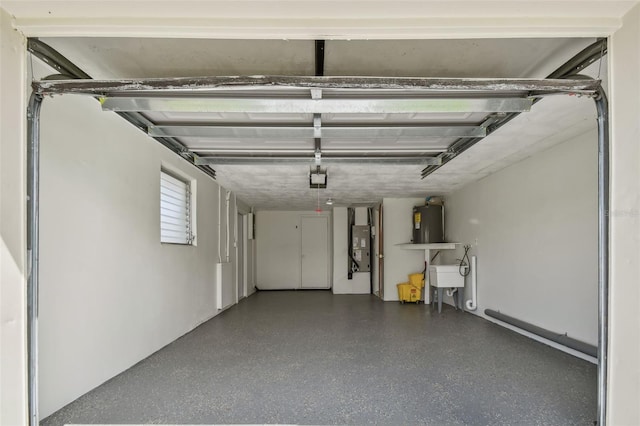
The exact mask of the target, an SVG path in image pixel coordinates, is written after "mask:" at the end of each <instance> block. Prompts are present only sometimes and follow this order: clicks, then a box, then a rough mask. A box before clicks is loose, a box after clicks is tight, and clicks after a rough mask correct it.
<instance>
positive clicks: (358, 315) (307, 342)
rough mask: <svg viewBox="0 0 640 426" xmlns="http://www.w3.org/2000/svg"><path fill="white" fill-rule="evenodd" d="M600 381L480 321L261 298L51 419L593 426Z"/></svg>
mask: <svg viewBox="0 0 640 426" xmlns="http://www.w3.org/2000/svg"><path fill="white" fill-rule="evenodd" d="M596 383H597V381H596V367H595V366H594V365H593V364H590V363H588V362H586V361H582V360H580V359H577V358H575V357H573V356H570V355H567V354H565V353H563V352H560V351H558V350H555V349H553V348H551V347H548V346H545V345H543V344H540V343H537V342H535V341H532V340H530V339H528V338H526V337H523V336H521V335H519V334H516V333H514V332H511V331H509V330H507V329H504V328H502V327H500V326H497V325H495V324H492V323H490V322H488V321H485V320H483V319H481V318H478V317H476V316H474V315H471V314H469V313H462V312H460V311H455V310H453V308H451V307H449V306H446V307H443V311H442V314H438V313H437V312H435V311H433V310H432V309H431V308H430V307H425V306H424V305H410V304H408V305H400V304H399V303H394V302H387V303H383V302H381V301H379V300H378V299H377V298H375V297H373V296H353V295H345V296H334V295H332V294H331V293H330V292H320V291H299V292H282V291H277V292H259V293H257V294H255V295H254V296H251V297H249V298H248V299H245V300H243V301H242V302H241V303H240V304H239V305H237V306H235V307H233V308H231V309H229V310H228V311H226V312H224V313H222V314H221V315H218V316H217V317H215V318H213V319H212V320H211V321H208V322H207V323H205V324H203V325H202V326H200V327H198V328H197V329H196V330H194V331H193V332H191V333H189V334H187V335H185V336H183V337H182V338H180V339H178V340H176V341H175V342H173V343H171V344H170V345H168V346H167V347H165V348H164V349H162V350H160V351H158V352H156V353H155V354H153V355H151V356H150V357H148V358H147V359H145V360H143V361H141V362H140V363H138V364H137V365H135V366H134V367H132V368H131V369H129V370H127V371H125V372H124V373H122V374H120V375H118V376H116V377H114V378H113V379H112V380H110V381H108V382H107V383H105V384H103V385H101V386H99V387H98V388H96V389H94V390H93V391H91V392H89V393H88V394H86V395H84V396H82V397H81V398H79V399H78V400H76V401H75V402H73V403H71V404H69V405H68V406H66V407H64V408H63V409H61V410H60V411H58V412H56V413H54V414H53V415H51V416H49V417H48V418H46V419H44V421H43V422H42V424H43V425H48V426H49V425H62V424H65V423H85V424H90V423H138V424H140V423H171V424H174V423H177V424H181V423H182V424H185V423H191V424H198V423H199V424H202V423H205V424H206V423H210V424H213V423H228V424H233V423H253V424H255V423H289V424H364V423H377V424H432V425H461V424H468V425H496V424H505V425H514V424H518V425H572V424H575V425H578V424H580V425H588V424H593V420H594V419H595V416H596Z"/></svg>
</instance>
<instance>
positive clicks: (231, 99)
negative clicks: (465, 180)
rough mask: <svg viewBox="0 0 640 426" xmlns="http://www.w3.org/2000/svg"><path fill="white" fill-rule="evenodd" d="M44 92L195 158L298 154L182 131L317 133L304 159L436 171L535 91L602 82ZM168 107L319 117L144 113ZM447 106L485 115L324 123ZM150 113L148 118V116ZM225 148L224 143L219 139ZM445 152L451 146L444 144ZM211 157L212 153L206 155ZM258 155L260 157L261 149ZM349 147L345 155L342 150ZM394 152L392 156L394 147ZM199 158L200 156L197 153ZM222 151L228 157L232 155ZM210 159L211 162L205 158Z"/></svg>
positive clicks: (188, 84) (140, 86)
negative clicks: (82, 100) (352, 144)
mask: <svg viewBox="0 0 640 426" xmlns="http://www.w3.org/2000/svg"><path fill="white" fill-rule="evenodd" d="M33 88H34V92H35V93H37V94H39V95H51V94H58V93H74V94H84V95H90V96H94V97H98V98H99V99H100V102H101V104H102V108H103V110H107V111H115V112H118V113H121V114H123V113H124V114H125V118H128V119H129V121H132V122H135V124H136V125H137V126H138V127H139V128H141V129H143V130H145V131H147V132H148V134H149V135H150V136H152V137H155V138H156V139H158V140H160V141H169V142H171V143H174V142H175V145H176V146H177V147H178V153H180V154H181V155H183V156H187V155H188V158H189V159H190V160H191V161H192V162H193V163H194V164H195V165H197V166H200V167H201V168H202V167H206V166H209V165H211V164H234V165H238V164H277V163H291V162H294V159H293V157H295V156H296V155H288V156H286V157H282V156H279V155H278V154H279V153H278V152H277V150H273V152H271V153H270V154H267V153H265V152H262V153H260V154H262V155H260V154H259V153H256V152H253V150H252V149H251V150H250V149H247V150H246V151H245V152H244V154H246V155H236V154H234V155H230V154H225V153H224V152H216V150H215V149H213V150H212V149H211V148H216V146H210V147H209V148H210V149H209V150H206V151H198V150H197V149H194V148H193V147H191V148H190V149H189V148H188V147H186V146H185V145H184V144H182V143H181V142H180V140H178V139H177V138H184V137H190V138H207V139H208V140H209V141H213V142H215V141H216V140H217V141H223V142H225V141H226V142H228V141H229V140H234V139H235V140H238V139H243V138H244V139H254V140H269V139H277V140H291V139H293V140H295V139H298V140H299V142H300V143H299V144H298V145H299V147H300V148H304V140H305V139H311V138H313V140H315V150H314V152H313V155H310V154H307V153H298V154H297V157H298V159H297V160H295V161H297V162H303V163H304V162H307V161H311V160H314V161H315V163H316V165H320V164H321V163H323V162H325V161H329V162H333V163H337V162H341V163H349V162H353V163H365V162H369V163H372V164H382V163H385V162H387V163H389V164H406V165H416V164H418V165H424V166H426V167H425V169H424V170H429V169H433V170H435V169H437V168H438V167H440V166H441V165H442V164H443V163H444V162H445V161H448V159H450V158H451V155H452V153H455V152H457V151H456V150H459V149H461V148H460V147H459V145H460V144H461V143H466V141H479V140H481V139H482V138H483V137H484V136H486V135H487V134H489V129H490V128H491V127H489V126H495V123H497V122H500V121H504V120H505V119H506V118H508V117H512V116H513V114H514V113H519V112H523V111H528V110H529V109H530V108H531V106H532V105H533V103H534V102H535V101H536V98H534V97H532V96H531V95H532V94H533V93H535V96H543V95H550V94H579V95H587V96H594V95H595V93H596V91H597V89H598V88H599V82H598V81H595V80H585V79H581V78H577V79H573V80H568V79H555V80H553V79H547V80H530V79H433V78H385V77H323V76H318V77H285V76H254V77H199V78H170V79H148V80H118V81H96V80H64V81H50V80H47V81H40V82H35V83H34V84H33ZM158 112H162V113H169V114H172V113H173V114H175V113H177V114H183V113H189V114H194V113H195V114H202V113H206V114H211V113H215V114H225V113H232V114H234V113H235V114H237V113H241V114H252V113H255V114H261V113H267V114H274V113H275V114H296V115H312V116H313V124H312V126H311V125H307V126H306V127H304V126H303V127H300V126H284V125H277V124H273V123H271V124H270V125H258V126H251V125H248V124H246V123H245V124H243V125H239V126H238V125H235V124H234V125H226V126H211V125H202V124H201V123H200V124H198V123H185V122H183V123H174V124H175V125H158V124H157V123H153V122H151V120H149V119H147V117H146V116H145V115H144V114H145V113H147V114H153V113H158ZM442 113H453V114H458V115H464V114H473V113H484V114H488V116H487V117H488V118H486V119H485V120H484V121H483V122H482V123H479V124H477V125H466V126H462V125H460V123H457V124H455V123H454V124H449V125H442V124H440V125H438V124H436V123H426V124H421V125H415V124H414V125H406V124H404V125H393V126H380V125H378V126H375V125H374V126H372V125H366V124H362V123H352V124H351V125H349V124H342V125H340V126H324V127H323V124H322V114H332V115H340V114H351V115H353V116H358V115H361V114H381V115H393V114H404V115H415V114H428V115H429V116H430V117H433V116H435V117H437V116H438V115H439V114H442ZM143 120H144V121H143ZM438 137H440V138H442V137H450V138H451V137H453V138H458V139H457V140H456V141H455V143H454V144H453V145H450V144H447V147H446V148H442V149H440V150H438V151H437V152H438V153H439V154H438V155H437V157H434V154H435V153H434V152H430V151H433V147H430V146H428V144H425V146H424V148H423V149H416V150H415V151H414V152H413V153H411V154H410V155H411V156H412V157H406V156H405V157H402V156H401V155H402V154H405V155H406V154H407V153H406V152H404V151H403V149H402V147H398V146H396V148H397V151H395V152H394V151H393V150H390V152H388V153H386V154H385V155H381V153H380V152H371V151H375V148H384V146H380V144H378V146H375V145H376V144H375V142H376V141H377V140H381V141H382V140H385V139H386V140H387V141H388V140H397V141H405V142H406V141H416V140H424V141H426V140H427V139H428V138H438ZM322 138H334V139H338V140H363V141H369V142H373V143H374V144H373V145H370V146H368V147H362V149H361V150H360V152H359V154H360V155H346V153H340V152H334V153H333V154H334V155H333V158H330V157H331V156H328V157H327V156H326V155H325V154H326V153H324V152H323V150H322ZM217 147H218V148H223V149H224V147H221V146H217ZM443 151H444V152H443ZM207 153H211V154H217V155H212V156H210V157H211V160H210V161H208V160H206V157H205V156H202V155H201V154H207ZM256 154H257V155H256ZM340 154H345V155H340ZM394 154H395V155H394ZM195 156H199V159H198V161H195V160H194V158H195ZM224 157H227V158H226V159H225V158H224ZM205 165H206V166H205Z"/></svg>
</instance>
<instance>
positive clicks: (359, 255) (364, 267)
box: [351, 225, 371, 272]
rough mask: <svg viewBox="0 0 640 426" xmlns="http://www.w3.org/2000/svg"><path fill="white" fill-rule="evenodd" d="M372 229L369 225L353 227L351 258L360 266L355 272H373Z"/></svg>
mask: <svg viewBox="0 0 640 426" xmlns="http://www.w3.org/2000/svg"><path fill="white" fill-rule="evenodd" d="M370 229H371V228H370V227H369V225H354V226H352V227H351V235H352V242H351V244H352V246H351V256H352V257H353V260H354V261H355V262H356V263H357V264H358V268H357V270H354V272H369V271H371V248H370V247H369V243H370V242H371V234H370V232H371V231H370Z"/></svg>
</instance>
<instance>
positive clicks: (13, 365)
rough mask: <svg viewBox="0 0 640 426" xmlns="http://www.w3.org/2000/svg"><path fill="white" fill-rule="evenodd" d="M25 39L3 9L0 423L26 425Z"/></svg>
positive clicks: (0, 17) (0, 36) (0, 60)
mask: <svg viewBox="0 0 640 426" xmlns="http://www.w3.org/2000/svg"><path fill="white" fill-rule="evenodd" d="M25 64H26V62H25V40H24V38H23V37H22V36H21V35H20V33H18V32H17V31H15V30H13V28H12V26H11V17H10V16H9V15H8V14H7V13H6V12H5V11H4V9H0V66H1V67H2V68H1V70H0V93H1V94H2V95H1V96H0V123H1V124H0V142H1V143H0V371H1V377H2V382H1V383H0V424H3V425H21V424H25V423H26V420H27V383H26V379H27V356H26V306H27V304H26V274H25V254H26V244H25V242H26V213H25V207H26V182H25V173H26V172H25V170H26V169H25V164H26V163H25V162H26V158H25V149H26V148H25V143H24V141H25V139H26V131H25V114H24V112H25V110H26V98H25V91H26V72H25V68H26V67H25Z"/></svg>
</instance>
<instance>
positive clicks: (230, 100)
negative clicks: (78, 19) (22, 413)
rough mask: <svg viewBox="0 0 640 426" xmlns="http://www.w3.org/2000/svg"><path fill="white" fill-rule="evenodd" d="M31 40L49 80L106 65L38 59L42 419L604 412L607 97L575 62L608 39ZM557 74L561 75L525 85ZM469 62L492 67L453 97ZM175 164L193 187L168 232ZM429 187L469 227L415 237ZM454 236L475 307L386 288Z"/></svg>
mask: <svg viewBox="0 0 640 426" xmlns="http://www.w3.org/2000/svg"><path fill="white" fill-rule="evenodd" d="M28 49H29V51H30V52H31V53H32V54H31V57H30V59H29V61H30V67H32V68H31V71H32V73H33V76H34V80H40V79H43V78H45V77H47V76H49V75H51V74H58V73H62V74H64V75H66V76H67V77H65V78H68V77H71V78H74V79H78V78H79V79H84V80H86V79H89V78H93V79H94V80H98V81H96V82H95V83H93V82H91V81H83V82H76V81H74V80H71V79H67V80H64V81H55V80H56V77H52V79H53V80H52V81H43V82H42V83H40V84H39V86H38V87H39V89H40V90H42V91H43V92H42V93H43V94H44V95H49V94H52V96H51V99H49V97H48V96H47V98H46V99H45V100H44V102H43V106H42V112H41V118H40V126H41V134H40V138H41V154H40V155H41V159H40V161H41V163H40V170H41V176H40V181H41V183H40V206H39V207H40V284H39V287H40V288H39V302H38V304H39V318H38V325H39V330H38V339H39V341H38V348H39V360H38V382H39V398H40V402H39V410H40V416H41V418H43V419H44V421H43V424H52V425H53V424H65V423H93V422H99V423H122V422H124V423H157V422H162V423H301V424H313V423H316V424H317V423H321V424H343V423H364V422H367V423H369V422H375V423H378V422H383V423H385V422H387V423H431V424H442V423H448V424H493V423H513V422H519V421H524V422H525V423H526V422H531V423H539V422H542V423H549V424H582V423H586V422H592V421H594V420H595V419H596V417H597V401H596V394H597V375H596V366H595V363H596V358H595V355H596V353H595V347H596V346H597V344H598V341H597V336H598V306H597V298H598V291H597V290H598V289H597V284H598V245H597V239H598V208H597V197H598V179H597V172H598V162H597V142H598V136H597V125H596V109H595V107H594V102H593V95H594V91H593V87H594V86H592V85H590V84H591V82H592V80H590V79H585V80H578V79H571V78H567V77H570V76H573V75H574V74H576V73H579V74H581V75H587V76H589V77H591V78H592V79H596V80H602V81H603V83H602V84H603V87H605V88H606V87H607V63H606V59H607V57H606V51H607V47H606V40H596V39H593V38H590V39H586V38H563V39H559V38H556V39H483V40H401V41H393V40H383V41H380V40H377V41H338V40H322V41H319V40H318V41H313V40H304V41H303V40H298V41H296V40H290V41H276V40H190V39H180V40H175V39H143V38H141V39H132V40H130V39H117V38H49V39H47V38H43V39H39V40H35V39H34V40H30V42H29V45H28ZM167 58H172V59H171V60H167ZM572 58H576V59H575V60H574V61H573V62H569V63H570V64H571V66H569V67H568V68H567V67H563V65H565V64H567V62H568V61H571V60H572ZM65 59H66V60H68V62H66V61H65ZM45 62H46V63H48V64H49V65H46V64H45ZM576 63H577V64H578V65H576ZM52 65H53V68H52V67H51V66H52ZM576 66H577V68H576ZM234 75H238V76H255V77H245V78H242V77H239V78H230V79H225V78H224V77H222V78H221V77H218V76H234ZM201 76H210V77H205V78H198V77H201ZM270 76H278V77H270ZM322 76H325V77H327V78H326V79H322V78H321V79H318V78H316V77H322ZM351 76H357V77H351ZM377 77H383V78H377ZM154 78H155V79H157V80H149V79H154ZM434 78H440V79H441V80H440V81H437V83H435V84H438V85H439V86H438V89H437V90H434V89H433V87H429V90H431V91H430V92H428V96H425V93H426V92H427V91H425V88H424V86H425V85H426V84H434V83H433V81H432V80H430V79H434ZM544 78H554V79H558V78H564V79H565V81H566V82H567V84H566V85H565V86H567V87H564V86H563V87H559V86H554V87H552V88H547V90H546V91H544V90H537V89H538V88H537V87H525V83H526V82H527V80H526V79H544ZM451 79H463V80H459V81H456V80H451ZM465 79H466V80H465ZM473 79H493V80H477V81H476V84H485V83H486V84H487V86H486V87H487V88H486V89H485V90H480V89H478V88H477V87H476V88H475V89H474V91H473V93H471V95H470V96H469V91H461V92H458V93H464V95H466V96H467V97H468V99H464V101H465V102H464V105H460V99H461V98H462V97H463V96H461V95H459V94H458V95H456V92H455V90H456V87H453V85H454V84H457V85H458V86H462V85H463V84H465V83H469V82H473V81H474V80H473ZM502 79H519V80H502ZM141 80H144V81H141ZM549 81H552V80H549ZM556 81H557V80H556ZM452 82H453V83H452ZM482 82H484V83H482ZM410 84H413V85H415V86H416V87H417V88H416V87H410ZM508 84H511V85H512V87H511V88H510V90H504V88H503V86H504V85H508ZM518 84H520V85H522V87H525V88H524V89H523V88H517V87H516V86H517V85H518ZM447 85H448V86H447ZM501 85H502V86H501ZM63 86H64V87H66V88H67V89H68V90H69V92H71V94H69V93H67V94H64V95H61V96H60V95H57V94H55V93H54V91H55V90H56V88H59V87H63ZM498 86H501V87H498ZM123 87H126V89H124V90H122V91H120V89H121V88H123ZM457 89H460V87H457ZM47 91H49V92H47ZM74 93H75V94H74ZM566 93H570V94H572V95H573V96H566ZM194 94H195V96H194ZM562 94H565V96H561V95H562ZM87 95H88V96H87ZM96 98H97V100H98V101H99V102H98V101H96ZM211 100H213V102H209V101H211ZM538 100H539V102H538ZM309 101H311V102H309ZM416 101H419V103H418V102H416ZM314 108H315V109H314ZM114 112H115V113H114ZM132 124H133V125H132ZM503 124H504V125H503ZM153 138H155V139H156V140H154V139H153ZM158 142H160V143H158ZM569 165H570V166H569ZM161 172H163V173H166V174H168V175H169V177H170V178H173V179H177V180H178V181H182V182H185V183H187V184H188V187H189V190H190V197H191V198H190V201H189V202H188V206H187V207H188V209H187V211H188V216H189V217H190V219H191V220H190V221H189V224H188V232H189V235H188V236H187V238H186V240H184V241H182V240H177V241H170V240H169V241H167V242H175V243H177V244H168V243H161V239H162V238H163V236H164V234H162V232H164V230H161V228H162V226H163V225H162V223H164V222H162V219H161V213H160V210H161V201H160V197H161V192H162V188H164V186H162V184H161V178H160V174H161ZM314 179H320V180H319V181H316V180H314ZM161 186H162V188H161ZM426 200H429V203H430V204H431V205H434V206H437V205H439V204H440V202H441V201H443V202H444V237H443V241H447V242H449V243H456V244H449V245H437V244H436V245H434V246H432V247H429V248H425V247H426V246H420V245H418V244H411V243H412V239H413V238H414V235H413V228H414V227H415V216H414V212H413V208H414V207H415V206H420V205H425V204H426ZM353 226H356V227H358V226H360V227H365V228H366V229H367V232H369V233H370V235H371V237H370V238H368V239H367V241H365V239H364V238H361V239H360V240H357V241H358V242H356V243H355V245H354V233H353V232H350V230H352V229H353V228H352V227H353ZM161 234H162V235H161ZM169 235H171V233H169ZM367 235H369V234H367ZM356 238H357V237H356ZM97 242H99V244H98V243H97ZM360 242H362V244H363V246H362V247H358V248H366V249H367V251H368V253H367V254H368V255H369V259H370V261H369V264H368V265H365V264H364V263H363V262H362V258H361V257H358V259H356V258H355V256H356V255H358V256H361V255H362V254H363V253H358V254H356V250H355V249H354V250H353V252H352V250H351V249H350V248H352V247H357V246H358V245H359V244H360ZM465 246H469V249H468V253H467V254H468V256H473V257H475V258H476V259H477V265H478V266H477V268H476V271H474V272H475V274H473V275H476V276H477V280H476V281H477V290H476V292H477V298H475V299H474V298H473V297H472V293H473V289H472V288H471V287H472V284H471V281H472V280H471V278H472V276H473V275H472V274H469V275H468V276H467V277H466V278H463V285H464V286H465V287H463V288H461V289H459V294H461V296H460V299H462V303H458V305H462V306H460V308H462V307H463V306H466V307H465V308H464V311H463V309H456V308H454V306H453V300H454V299H453V297H451V296H449V295H446V293H444V294H442V297H440V298H439V299H440V300H439V301H440V302H442V299H444V304H445V306H444V308H442V312H441V313H439V312H438V308H437V306H432V304H431V303H429V302H432V301H433V296H434V295H432V294H430V292H426V291H425V292H423V293H424V294H422V300H423V304H417V305H411V304H400V303H398V300H399V295H398V291H397V289H396V284H398V283H402V282H405V281H407V275H408V274H412V273H422V272H423V270H425V260H426V261H427V262H428V263H429V264H442V265H459V262H460V260H459V259H460V258H464V259H465V260H464V262H466V265H467V266H470V263H471V261H470V257H464V254H465V248H464V247H465ZM364 251H365V250H363V252H364ZM365 263H366V262H365ZM366 266H368V267H366ZM456 269H457V268H456ZM460 270H461V271H462V268H461V269H460ZM428 275H429V273H427V274H426V276H425V279H426V280H427V281H428V279H429V278H428ZM427 288H429V285H428V283H427ZM321 289H324V291H319V290H321ZM257 290H259V291H258V292H257ZM269 290H272V291H269ZM275 290H281V291H275ZM292 290H293V291H295V292H291V291H292ZM299 290H305V291H304V292H300V291H299ZM256 292H257V294H256ZM456 296H458V295H456ZM245 299H246V300H245ZM470 299H471V300H470ZM467 300H469V301H470V303H465V302H467ZM424 302H426V303H424ZM469 308H471V309H469ZM465 311H466V312H465ZM491 312H496V313H497V314H498V315H507V316H510V317H514V318H516V319H518V320H521V321H523V322H525V323H529V324H530V325H533V326H537V327H539V328H541V329H544V330H549V331H551V332H552V333H553V334H556V335H557V337H560V339H559V341H561V342H563V343H564V344H561V343H558V342H557V341H553V340H548V339H545V338H544V337H541V336H539V335H537V334H535V333H531V332H529V331H526V330H523V329H522V328H520V327H516V326H513V325H510V324H508V323H507V322H504V321H501V320H498V319H496V318H495V316H491V315H488V313H489V314H490V313H491ZM218 314H221V315H219V316H218ZM80 318H81V319H82V320H79V319H80ZM194 328H195V330H194ZM191 330H194V331H192V332H191V333H189V334H186V335H185V333H188V332H190V331H191ZM518 333H519V334H518ZM183 335H184V337H181V336H183ZM523 336H526V337H523ZM176 339H178V340H176ZM563 339H564V340H563ZM174 340H176V341H175V342H174ZM556 340H558V339H556ZM568 341H571V342H572V343H573V346H572V344H569V346H571V347H568V346H566V345H567V342H568ZM172 342H173V343H172ZM576 343H577V346H576ZM166 345H169V346H166ZM165 346H166V347H165ZM273 346H275V348H274V347H273ZM572 347H573V349H572ZM576 347H577V348H579V349H580V348H582V351H580V350H576V349H575V348H576ZM585 348H586V349H585ZM431 357H433V359H431ZM79 372H81V373H79ZM105 382H106V383H105ZM87 392H88V393H87ZM85 394H86V395H85ZM83 395H84V396H83ZM78 398H79V399H78ZM74 401H75V402H74Z"/></svg>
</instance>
